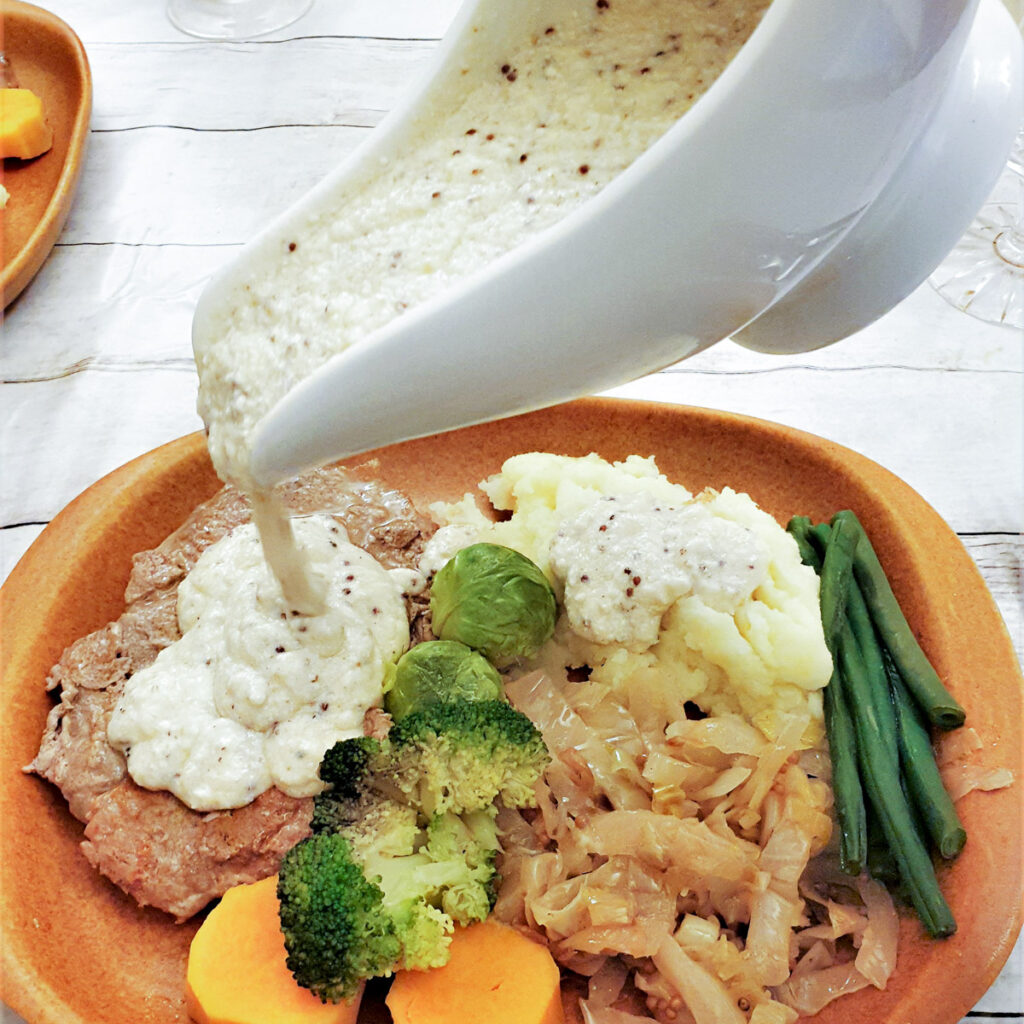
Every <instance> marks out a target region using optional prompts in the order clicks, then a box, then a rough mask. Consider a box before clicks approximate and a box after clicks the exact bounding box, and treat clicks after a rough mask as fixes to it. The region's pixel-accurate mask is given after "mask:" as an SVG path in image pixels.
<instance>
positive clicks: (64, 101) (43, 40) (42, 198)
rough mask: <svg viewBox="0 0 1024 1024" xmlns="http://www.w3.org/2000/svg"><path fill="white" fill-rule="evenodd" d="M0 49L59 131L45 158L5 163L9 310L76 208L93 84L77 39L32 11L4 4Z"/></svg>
mask: <svg viewBox="0 0 1024 1024" xmlns="http://www.w3.org/2000/svg"><path fill="white" fill-rule="evenodd" d="M2 45H3V51H4V53H5V54H6V55H7V59H8V61H10V64H11V68H12V70H13V73H14V75H15V77H16V79H17V82H18V85H20V86H21V87H22V88H25V89H31V90H32V91H33V92H34V93H35V94H36V95H37V96H39V98H40V99H41V100H42V101H43V116H44V117H45V118H46V120H47V122H48V123H49V125H50V127H51V128H52V129H53V146H52V147H51V148H50V149H49V150H47V151H46V152H45V153H43V154H41V155H40V156H37V157H35V159H33V160H17V159H14V158H13V157H9V158H8V159H6V160H4V172H3V178H4V185H5V187H6V188H7V191H8V192H10V193H11V198H10V199H9V200H8V203H7V207H6V209H5V210H3V211H2V212H0V234H2V236H3V254H2V260H3V270H2V271H0V292H2V293H3V300H4V302H3V304H4V307H5V308H6V307H7V306H9V305H10V304H11V303H12V302H13V301H14V300H15V299H16V298H17V297H18V295H19V294H20V293H21V291H22V289H23V288H24V287H25V286H26V285H27V284H28V283H29V281H31V280H32V278H33V277H34V276H35V274H36V272H37V271H38V270H39V268H40V267H41V266H42V265H43V262H44V261H45V260H46V257H47V256H48V255H49V254H50V250H51V249H52V248H53V244H54V242H56V241H57V236H58V235H59V234H60V232H61V228H63V227H64V221H65V220H66V219H67V216H68V211H69V210H70V209H71V200H72V198H73V197H74V194H75V188H76V186H77V185H78V177H79V172H80V171H81V168H82V154H83V151H84V148H85V142H86V138H87V137H88V134H89V114H90V112H91V110H92V77H91V75H90V72H89V61H88V59H87V58H86V55H85V50H84V49H83V47H82V44H81V42H80V41H79V39H78V36H76V35H75V33H74V32H73V31H72V30H71V29H70V28H68V26H67V25H65V24H64V22H63V21H61V20H60V18H58V17H56V16H55V15H53V14H50V13H49V11H44V10H43V9H42V8H40V7H35V6H34V5H32V4H26V3H21V2H20V0H4V2H3V44H2Z"/></svg>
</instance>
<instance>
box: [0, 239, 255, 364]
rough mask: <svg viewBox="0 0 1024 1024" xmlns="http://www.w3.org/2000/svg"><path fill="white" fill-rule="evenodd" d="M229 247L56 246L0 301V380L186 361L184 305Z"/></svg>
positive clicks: (189, 307) (187, 307)
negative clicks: (7, 304) (1, 316)
mask: <svg viewBox="0 0 1024 1024" xmlns="http://www.w3.org/2000/svg"><path fill="white" fill-rule="evenodd" d="M234 251H236V250H235V248H233V247H230V246H225V247H219V246H201V247H193V246H175V245H170V246H145V245H119V244H111V245H58V246H57V247H56V249H55V250H54V252H53V253H52V255H51V256H50V258H49V259H48V260H47V262H46V264H45V265H44V267H43V269H42V271H41V273H40V274H39V275H38V276H37V277H36V279H35V280H34V281H33V282H32V284H31V285H30V286H29V287H28V288H27V289H26V290H25V291H24V292H22V294H21V296H20V297H19V298H18V300H17V302H16V303H15V304H14V306H12V307H11V308H10V309H9V310H8V315H7V322H6V324H5V344H4V349H3V355H2V357H0V368H2V377H3V380H4V381H8V382H11V381H38V380H44V379H51V378H55V377H59V376H62V375H66V374H67V373H70V372H74V371H75V370H78V369H82V368H84V367H86V366H92V367H94V368H97V369H98V368H102V367H107V368H111V369H112V368H118V369H122V370H126V369H132V368H138V369H152V368H154V367H161V366H163V367H170V366H171V365H172V364H177V366H178V368H179V369H182V370H185V371H186V372H190V371H191V367H192V342H191V331H192V313H193V311H194V309H195V304H196V300H197V299H198V298H199V294H200V292H201V291H202V288H203V286H204V285H205V284H206V282H207V280H208V279H209V277H210V275H211V274H212V273H214V272H215V271H216V270H217V269H219V268H220V267H221V266H222V265H223V264H224V263H225V262H226V261H227V260H229V259H230V258H231V255H232V253H233V252H234Z"/></svg>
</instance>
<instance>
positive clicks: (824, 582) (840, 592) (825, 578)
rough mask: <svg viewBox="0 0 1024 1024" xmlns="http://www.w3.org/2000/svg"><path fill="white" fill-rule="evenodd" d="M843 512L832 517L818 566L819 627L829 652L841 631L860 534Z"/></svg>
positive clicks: (847, 515)
mask: <svg viewBox="0 0 1024 1024" xmlns="http://www.w3.org/2000/svg"><path fill="white" fill-rule="evenodd" d="M850 515H852V513H850V514H847V513H844V512H837V513H836V514H835V515H834V516H833V517H832V523H831V529H830V530H829V534H828V541H827V543H826V544H825V557H824V558H823V560H822V563H821V625H822V628H823V629H824V630H825V642H826V643H827V644H828V645H829V649H830V650H831V649H833V648H834V647H835V641H836V638H837V637H838V636H839V632H840V630H841V629H842V628H843V622H844V621H845V617H846V604H847V600H848V599H849V595H850V591H851V589H852V588H851V584H852V583H853V559H854V554H855V553H856V550H857V543H858V541H859V540H860V535H861V531H859V530H858V529H857V527H856V523H853V522H851V521H850V518H849V516H850Z"/></svg>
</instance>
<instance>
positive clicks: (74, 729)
mask: <svg viewBox="0 0 1024 1024" xmlns="http://www.w3.org/2000/svg"><path fill="white" fill-rule="evenodd" d="M365 473H366V471H365V470H364V471H363V472H362V473H360V474H359V475H349V474H345V473H342V472H341V471H339V470H336V469H327V470H317V471H315V472H313V473H310V474H307V475H306V476H304V477H303V478H302V479H301V480H300V481H298V482H296V483H295V484H292V485H289V487H287V488H286V490H285V500H286V502H287V504H288V505H289V506H290V507H291V508H292V509H293V510H294V511H295V512H297V513H300V514H302V513H309V512H314V511H330V512H331V513H332V514H334V515H335V517H336V518H337V519H338V521H339V522H341V523H342V525H344V527H345V528H346V530H347V531H348V534H349V539H350V540H351V541H352V543H353V544H356V545H358V546H359V547H362V548H364V549H365V550H367V551H369V552H370V553H371V554H372V555H373V556H374V557H375V558H377V560H378V561H380V562H381V563H382V564H383V565H384V566H386V567H388V568H395V567H398V566H406V567H413V566H415V565H416V563H417V562H418V559H419V556H420V554H421V553H422V550H423V544H424V542H425V540H426V538H427V537H428V536H429V535H430V533H431V532H432V531H433V526H432V524H431V523H430V522H429V520H427V519H425V518H424V517H422V516H421V515H420V514H419V513H418V512H417V511H416V509H415V508H414V507H413V505H412V503H411V502H410V501H409V499H408V498H407V497H405V496H404V495H403V494H401V493H399V492H398V491H394V490H388V489H386V488H384V487H383V486H382V485H381V484H380V483H379V482H377V481H376V480H373V479H369V478H366V475H365ZM248 518H249V506H248V503H247V501H246V499H245V498H244V497H243V496H242V495H241V494H240V493H239V492H237V491H235V490H234V489H232V488H230V487H226V488H224V489H222V490H221V491H219V492H218V493H217V494H216V495H215V496H214V497H213V498H211V499H210V500H209V501H207V502H204V503H203V504H202V505H200V506H199V507H198V508H196V509H195V511H194V512H193V513H192V515H190V516H189V518H188V519H187V520H186V521H185V523H184V524H183V525H182V526H181V527H179V528H178V529H177V530H175V531H174V533H172V534H171V535H170V536H169V537H168V538H167V539H166V540H165V541H164V542H163V543H162V544H160V546H159V547H157V548H154V549H153V550H151V551H143V552H141V553H140V554H138V555H136V556H135V558H134V560H133V565H132V572H131V577H130V579H129V582H128V586H127V588H126V590H125V605H126V607H125V610H124V612H123V614H122V615H121V616H120V618H119V619H118V620H117V621H116V622H111V623H109V624H108V625H106V626H104V627H103V628H102V629H99V630H97V631H96V632H94V633H91V634H89V635H88V636H85V637H82V638H81V639H79V640H77V641H75V642H74V643H73V644H72V645H71V646H70V647H68V649H67V650H66V651H65V652H64V654H63V655H62V656H61V659H60V661H58V662H57V664H56V665H54V667H53V669H52V670H51V671H50V675H49V677H48V679H47V688H48V689H51V690H55V691H59V695H60V700H59V702H58V703H57V704H56V705H55V706H54V708H53V709H52V711H51V712H50V715H49V717H48V719H47V724H46V730H45V732H44V734H43V738H42V742H41V744H40V748H39V752H38V754H37V755H36V757H35V760H34V761H33V762H32V764H31V765H29V766H28V768H27V769H26V770H27V771H32V772H36V773H37V774H39V775H41V776H42V777H43V778H45V779H48V780H49V781H50V782H52V783H53V784H54V785H56V786H57V787H58V788H59V789H60V791H61V792H62V793H63V795H64V798H65V799H66V800H67V802H68V807H69V808H70V810H71V813H72V814H74V816H75V817H76V818H78V819H80V820H81V821H83V822H85V823H86V828H85V841H84V842H83V844H82V849H83V851H84V853H85V856H86V857H87V858H88V859H89V861H90V863H92V864H94V865H95V866H96V867H97V868H98V869H99V870H100V871H101V872H102V873H103V874H104V875H106V876H107V877H108V878H110V879H111V880H112V881H113V882H115V883H116V884H117V885H119V886H120V887H121V888H122V889H124V890H125V891H126V892H128V893H130V894H131V895H132V896H134V897H135V899H136V900H138V902H139V903H140V904H142V905H152V906H155V907H159V908H160V909H161V910H166V911H167V912H168V913H171V914H173V915H174V916H175V917H176V918H177V919H178V920H185V919H186V918H188V917H190V916H192V915H193V914H195V913H197V912H198V911H199V910H201V909H202V908H203V907H204V906H206V904H207V903H209V901H210V900H211V899H213V898H215V897H216V896H219V895H220V894H221V893H223V892H224V891H225V890H226V889H228V888H230V887H231V886H232V885H237V884H239V883H242V882H252V881H256V880H258V879H260V878H264V877H266V876H267V875H270V874H273V873H274V872H275V871H276V870H277V868H278V865H279V864H280V861H281V858H282V857H283V856H284V854H285V852H286V851H287V850H288V849H290V848H291V847H292V846H293V845H294V844H295V843H297V842H298V841H299V840H300V839H302V838H303V837H304V836H305V835H306V834H307V833H308V831H309V821H310V816H311V814H312V800H311V799H309V798H305V799H299V798H295V797H290V796H287V795H286V794H284V793H282V792H280V791H279V790H277V789H271V790H268V791H267V792H265V793H263V794H262V795H261V796H259V797H258V798H257V799H256V800H254V801H253V802H252V803H251V804H249V805H248V806H246V807H241V808H238V809H236V810H230V811H218V812H199V811H193V810H192V809H191V808H189V807H187V806H185V804H183V803H181V802H180V801H179V800H178V799H177V798H176V797H174V796H172V795H171V794H170V793H166V792H153V791H151V790H146V789H142V788H141V787H140V786H137V785H136V784H135V783H134V782H133V781H132V780H131V778H130V777H129V776H128V773H127V768H126V765H125V759H124V757H123V755H122V754H121V753H120V752H119V751H117V750H115V749H114V748H113V747H111V746H110V744H109V743H108V742H107V722H108V719H109V717H110V714H111V712H112V710H113V708H114V705H115V704H116V703H117V700H118V698H119V697H120V694H121V690H122V689H123V687H124V683H125V680H126V679H128V678H129V677H130V676H131V675H132V674H133V673H134V672H137V671H139V670H140V669H142V668H144V667H145V666H146V665H149V664H150V663H151V662H152V661H153V660H154V659H155V658H156V656H157V653H158V652H159V651H160V650H162V649H163V648H164V647H166V646H168V645H169V644H171V643H173V642H174V641H175V640H177V639H178V638H179V636H180V635H181V634H180V632H179V630H178V620H177V591H178V584H179V583H180V582H181V581H182V579H184V577H185V576H186V574H187V573H188V572H189V570H190V569H191V568H192V566H193V565H194V564H195V562H196V560H197V559H198V558H199V556H200V554H201V553H202V552H203V551H204V550H205V549H206V548H207V547H209V546H210V545H211V544H213V543H214V542H215V541H217V540H219V539H220V538H221V537H223V536H225V535H226V534H227V533H229V532H230V531H231V530H232V529H233V528H234V527H235V526H237V525H239V524H240V523H243V522H245V521H246V520H248ZM408 610H409V619H410V629H411V631H412V635H413V636H414V637H415V638H416V639H417V640H420V639H424V638H429V636H430V630H429V624H428V623H427V619H426V614H427V613H426V601H425V599H415V598H414V599H410V600H409V608H408ZM385 724H386V716H383V713H382V712H376V713H374V714H368V715H367V719H366V729H367V733H368V734H371V733H376V732H379V731H380V730H381V729H382V727H383V726H385Z"/></svg>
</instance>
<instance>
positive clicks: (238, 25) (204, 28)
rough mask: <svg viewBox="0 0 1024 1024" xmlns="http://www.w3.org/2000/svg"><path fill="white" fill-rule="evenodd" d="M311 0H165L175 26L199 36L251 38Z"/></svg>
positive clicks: (290, 17) (285, 22)
mask: <svg viewBox="0 0 1024 1024" xmlns="http://www.w3.org/2000/svg"><path fill="white" fill-rule="evenodd" d="M312 6H313V0H167V17H168V18H170V20H171V24H172V25H174V26H175V28H179V29H181V31H182V32H185V33H187V34H188V35H190V36H196V37H197V38H199V39H216V40H231V39H251V38H253V37H254V36H262V35H266V34H267V33H268V32H274V31H275V30H277V29H279V28H284V27H285V25H290V24H291V23H292V22H293V21H296V20H297V19H299V18H301V17H302V15H303V14H305V13H306V11H308V10H309V9H310V7H312Z"/></svg>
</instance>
